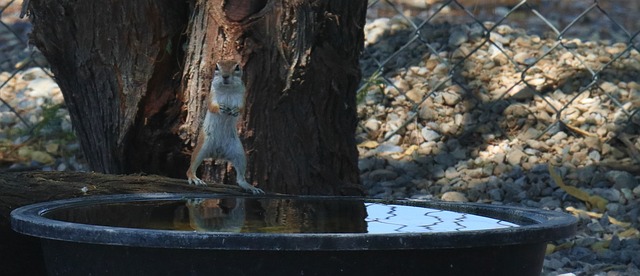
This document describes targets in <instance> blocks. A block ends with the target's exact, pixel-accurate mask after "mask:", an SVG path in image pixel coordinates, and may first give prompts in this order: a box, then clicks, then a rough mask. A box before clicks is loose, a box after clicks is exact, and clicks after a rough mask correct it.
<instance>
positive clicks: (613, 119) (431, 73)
mask: <svg viewBox="0 0 640 276" xmlns="http://www.w3.org/2000/svg"><path fill="white" fill-rule="evenodd" d="M618 2H619V3H618ZM21 4H22V1H19V0H10V1H8V0H5V1H0V12H1V14H2V20H1V23H0V68H1V69H2V75H0V126H1V127H2V128H1V129H2V130H3V131H2V132H0V138H1V139H4V140H7V139H8V140H11V141H10V142H3V144H2V147H3V152H5V153H4V154H3V156H2V157H3V162H2V163H12V162H17V161H24V160H25V158H20V157H19V156H14V155H11V154H8V153H7V152H17V150H16V149H17V146H16V144H21V142H24V141H26V140H29V139H31V138H32V137H31V136H29V135H26V136H25V135H18V136H19V137H23V138H19V137H18V138H16V137H15V136H12V134H13V132H12V131H10V130H8V129H21V130H23V131H22V132H21V133H22V134H24V133H28V134H33V132H34V130H40V129H41V128H42V127H43V124H42V122H43V121H47V124H48V123H50V121H49V120H47V117H46V115H47V112H46V111H47V110H48V109H47V108H43V107H42V106H43V105H44V106H49V107H51V106H56V107H60V106H61V104H62V103H63V101H62V99H61V95H59V92H55V91H54V92H48V93H46V94H47V95H46V96H49V97H50V96H52V94H53V96H54V97H57V98H55V99H54V100H48V99H46V98H44V97H41V99H39V100H36V101H35V105H34V104H30V103H28V104H25V103H23V101H22V100H16V99H20V97H18V96H17V95H19V94H20V93H27V94H29V95H32V94H37V93H34V89H39V88H41V86H36V87H27V86H28V84H29V83H30V82H31V83H32V82H33V80H34V79H35V80H38V79H45V78H48V79H51V74H50V72H49V70H48V69H47V67H46V66H47V64H46V61H45V60H44V59H43V58H42V56H41V55H40V54H39V53H38V51H37V49H35V48H34V47H33V46H30V45H29V43H28V35H27V34H28V32H29V31H30V24H29V23H28V21H27V20H22V19H20V18H19V14H20V11H21ZM637 6H639V4H636V3H635V2H633V1H632V3H629V1H617V2H616V1H606V2H604V1H585V0H583V1H580V0H576V1H543V0H535V1H532V0H529V1H526V0H523V1H512V0H494V1H475V0H464V1H463V0H458V1H456V0H452V1H438V0H375V1H369V9H368V24H367V25H366V27H365V32H366V48H365V52H364V53H363V57H362V70H363V76H364V80H363V82H362V86H361V87H360V89H359V92H358V99H359V102H360V104H361V106H364V107H366V108H360V110H359V116H360V119H361V124H360V129H359V133H358V138H359V139H360V140H361V141H376V142H378V143H381V144H382V143H387V142H393V143H392V144H395V145H402V150H403V151H402V153H404V154H407V153H411V152H414V151H418V150H420V149H422V150H423V153H433V152H435V151H437V149H435V148H434V149H428V147H427V146H425V144H427V145H428V144H430V143H431V144H433V143H438V142H443V141H444V140H445V139H444V138H442V136H443V135H444V136H447V137H456V138H457V140H458V141H463V142H464V141H469V143H472V144H473V143H475V144H479V143H480V141H483V142H486V143H489V144H496V145H497V144H500V143H502V142H500V141H499V140H498V138H501V137H502V138H505V137H506V138H508V139H509V141H513V139H519V140H521V141H530V140H534V141H543V140H542V139H543V137H545V136H553V135H555V134H557V133H558V132H560V131H564V132H566V133H569V134H574V135H575V136H576V137H577V138H584V139H592V140H594V139H595V140H598V143H602V142H605V143H607V142H612V141H613V142H614V143H618V142H620V143H621V147H618V148H621V151H622V152H623V153H618V152H615V153H616V154H618V155H624V154H628V156H629V157H631V158H633V159H635V161H640V155H639V154H638V150H637V146H638V145H637V142H638V139H636V138H637V134H638V133H637V129H638V128H637V125H638V124H639V123H640V118H638V117H639V116H640V115H638V110H639V108H638V106H639V105H640V101H639V100H638V99H639V98H638V97H639V96H640V94H639V92H638V91H639V90H640V85H639V84H638V83H637V82H636V81H637V77H638V70H640V63H639V60H640V55H639V53H638V52H639V50H638V47H639V46H640V45H639V42H638V38H637V36H638V33H639V31H640V28H639V25H640V23H638V22H637V20H635V19H634V18H633V13H631V12H629V10H633V9H636V10H638V7H637ZM52 87H53V86H51V85H50V86H48V88H47V89H50V90H51V89H54V90H55V87H53V88H52ZM54 111H59V110H58V109H55V110H54ZM53 113H54V114H56V112H53ZM57 113H59V114H58V115H60V114H61V115H62V116H63V117H65V118H64V119H63V120H62V121H63V122H62V123H61V122H60V120H58V121H56V123H57V124H61V125H62V127H61V128H62V129H64V130H65V131H69V132H70V124H69V122H68V115H66V114H64V112H63V111H60V112H57ZM16 141H17V142H16ZM544 141H548V140H544ZM7 143H8V144H11V145H8V144H7ZM529 143H532V142H529ZM19 147H22V146H19ZM368 147H373V146H372V145H368ZM384 151H385V149H384V148H383V149H379V150H377V151H368V152H365V153H363V155H364V156H365V157H366V156H367V154H368V155H371V154H378V153H381V152H383V153H384ZM612 151H615V150H612ZM50 152H51V150H50ZM556 153H558V152H556ZM559 153H562V150H561V151H560V152H559ZM468 155H469V156H470V157H473V156H474V155H476V156H477V155H481V153H471V152H469V154H468ZM10 156H14V157H10ZM617 157H620V156H617ZM26 159H28V158H26ZM528 159H531V160H530V161H531V162H529V163H535V162H536V160H535V159H536V158H535V156H533V157H532V156H530V157H529V158H528ZM565 159H566V158H565ZM585 159H588V158H586V157H585ZM592 159H594V160H593V161H594V162H596V161H599V160H596V159H599V158H592ZM557 161H558V163H562V161H563V159H562V158H559V159H558V160H557ZM564 161H566V160H564ZM569 161H571V159H570V160H569ZM576 162H577V161H576ZM574 165H578V164H574ZM63 167H65V166H63Z"/></svg>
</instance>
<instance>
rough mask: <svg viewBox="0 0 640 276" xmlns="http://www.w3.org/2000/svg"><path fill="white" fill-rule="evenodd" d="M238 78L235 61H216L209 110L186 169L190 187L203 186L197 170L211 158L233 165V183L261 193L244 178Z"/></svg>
mask: <svg viewBox="0 0 640 276" xmlns="http://www.w3.org/2000/svg"><path fill="white" fill-rule="evenodd" d="M241 77H242V71H241V70H240V67H239V66H238V63H236V62H235V61H230V60H225V61H220V62H218V64H217V68H216V71H215V74H214V76H213V81H212V82H211V92H210V93H209V95H208V96H207V107H208V108H207V109H208V110H207V113H206V115H205V117H204V123H203V125H202V129H201V130H200V134H199V135H198V142H197V144H196V148H195V149H194V150H193V154H192V155H191V164H190V165H189V170H187V178H188V179H189V184H193V185H206V183H205V182H204V181H202V180H201V179H200V178H198V177H197V176H196V171H197V169H198V167H199V166H200V164H201V163H202V160H204V158H207V157H212V158H214V159H224V160H227V161H229V162H231V164H233V167H234V168H235V170H236V182H237V183H238V185H240V187H242V188H243V189H245V190H247V191H250V192H252V193H253V194H262V193H264V192H263V191H262V190H261V189H259V188H256V187H254V186H253V185H251V184H249V183H247V181H246V180H245V178H244V173H245V170H246V167H247V158H246V156H245V153H244V148H243V147H242V143H241V142H240V138H239V137H238V130H237V128H236V127H237V123H238V115H240V114H241V113H242V111H243V109H244V94H245V88H244V84H243V83H242V80H241Z"/></svg>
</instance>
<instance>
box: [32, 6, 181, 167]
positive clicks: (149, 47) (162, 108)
mask: <svg viewBox="0 0 640 276" xmlns="http://www.w3.org/2000/svg"><path fill="white" fill-rule="evenodd" d="M187 16H188V7H187V5H186V3H184V2H180V1H125V0H115V1H75V0H62V1H53V0H33V1H30V17H31V21H32V23H33V32H32V36H31V38H32V40H33V41H34V43H35V44H36V46H37V47H38V49H40V51H42V53H43V54H44V56H45V57H46V58H47V59H48V60H49V63H50V64H51V70H52V71H53V73H54V74H55V78H56V82H57V83H58V85H59V86H60V89H61V90H62V94H63V96H64V98H65V103H66V105H67V108H68V109H69V113H70V115H71V120H72V122H73V126H74V129H75V131H76V134H77V136H78V139H79V140H80V144H81V146H82V150H83V152H84V154H85V157H86V160H87V161H88V163H89V165H90V167H91V168H92V169H93V170H96V171H100V172H104V173H128V172H138V171H144V172H150V173H161V172H163V173H165V174H167V175H172V176H178V175H179V174H178V173H176V171H177V170H179V169H181V168H184V170H186V166H187V164H185V163H187V162H188V161H186V160H188V159H186V158H185V156H184V154H183V153H181V150H182V148H181V144H180V139H179V138H178V136H177V135H176V134H175V133H172V132H171V130H172V129H174V128H177V126H178V125H179V124H180V123H181V121H180V119H181V118H180V117H179V115H180V102H179V101H177V100H176V95H177V92H178V91H179V90H178V89H179V84H180V72H181V67H182V63H183V57H182V56H183V53H182V50H181V41H180V39H181V36H182V32H183V31H184V29H185V26H186V23H187Z"/></svg>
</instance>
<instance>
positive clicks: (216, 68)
mask: <svg viewBox="0 0 640 276" xmlns="http://www.w3.org/2000/svg"><path fill="white" fill-rule="evenodd" d="M215 70H216V71H218V70H220V68H218V64H217V63H216V69H215Z"/></svg>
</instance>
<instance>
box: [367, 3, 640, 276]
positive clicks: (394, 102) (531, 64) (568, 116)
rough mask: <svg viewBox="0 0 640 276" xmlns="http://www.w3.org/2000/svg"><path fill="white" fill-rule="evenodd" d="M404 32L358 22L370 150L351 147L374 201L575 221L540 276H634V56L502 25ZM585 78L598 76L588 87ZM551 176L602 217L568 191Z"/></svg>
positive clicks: (597, 43) (403, 25) (395, 25)
mask: <svg viewBox="0 0 640 276" xmlns="http://www.w3.org/2000/svg"><path fill="white" fill-rule="evenodd" d="M404 2H405V3H406V2H410V1H404ZM418 16H420V14H418ZM422 18H424V17H422ZM420 23H421V20H419V19H416V20H415V22H414V24H416V25H419V24H420ZM483 24H485V27H486V28H491V27H493V26H494V23H492V22H484V23H483ZM411 26H412V24H409V23H408V22H407V21H406V20H405V18H403V17H402V16H391V17H389V18H373V17H372V18H371V19H370V20H369V22H368V24H367V25H366V26H365V33H366V50H365V54H364V56H363V58H362V61H361V65H362V69H363V72H364V73H365V78H367V77H369V79H365V82H364V84H363V86H362V89H361V90H360V93H361V95H362V98H363V99H365V100H363V101H361V102H360V103H359V106H358V115H359V118H360V120H361V122H364V123H361V124H360V125H359V128H358V132H357V134H356V136H357V139H358V141H359V142H360V143H361V145H368V146H367V147H365V146H360V147H359V150H360V155H361V161H360V163H361V164H363V163H366V164H367V166H361V167H360V169H361V170H362V181H363V183H364V184H365V187H366V188H367V189H368V190H369V193H370V196H373V197H377V198H401V197H408V198H416V199H431V200H433V199H440V200H447V201H460V202H467V201H469V202H480V203H487V204H502V205H515V206H524V207H532V208H542V209H548V210H556V211H559V212H568V213H571V214H574V215H575V216H577V217H578V218H579V219H580V220H579V230H578V234H577V235H576V236H575V237H574V238H570V239H566V240H561V241H554V242H552V243H551V244H550V246H549V248H548V254H547V256H546V258H545V262H544V268H543V272H542V273H543V274H544V275H640V269H639V267H640V263H638V260H639V259H640V257H638V256H640V255H639V254H637V252H639V251H638V249H639V248H638V244H639V242H638V238H639V237H640V233H639V231H638V227H639V224H640V220H639V218H638V215H639V213H640V205H639V204H638V203H639V202H640V197H639V196H638V192H640V188H638V187H639V185H638V176H637V175H638V172H639V171H640V167H639V166H638V161H637V160H638V157H639V156H638V155H637V150H638V147H639V146H640V144H639V143H640V139H638V136H639V134H640V133H639V132H638V123H640V121H639V120H637V118H635V116H630V114H632V113H633V112H634V110H635V108H637V107H639V106H640V105H638V104H637V99H638V97H640V92H638V91H640V84H638V83H637V81H638V79H639V78H638V76H639V75H640V72H639V69H640V53H638V51H637V50H635V49H631V50H629V51H626V52H625V51H624V50H625V49H626V47H627V45H626V44H624V43H619V42H615V41H610V40H580V39H573V38H570V37H567V38H565V39H564V40H563V41H562V43H563V45H566V46H567V48H563V47H556V48H554V45H555V44H556V40H555V37H553V36H544V35H536V34H530V33H527V32H526V31H525V30H523V29H519V28H517V27H513V26H509V25H501V26H497V27H496V29H495V30H496V31H495V32H494V33H492V34H491V35H490V37H491V40H492V41H493V42H494V43H493V44H491V43H484V37H483V36H482V28H480V25H478V24H477V23H474V24H457V25H450V24H446V23H443V24H427V25H425V27H424V28H423V29H422V30H421V32H420V33H419V34H418V39H416V40H413V42H410V41H411V38H413V37H414V33H413V32H412V31H411V30H412V29H411V28H412V27H411ZM585 32H586V29H585ZM427 43H428V45H427ZM403 47H404V48H403ZM398 49H405V50H402V51H400V52H397V53H396V51H397V50H398ZM617 56H620V58H618V59H616V57H617ZM389 57H392V58H391V59H389V61H388V63H386V64H384V66H383V67H382V68H380V67H379V64H380V62H382V61H384V60H386V59H387V58H389ZM610 62H611V64H609V63H610ZM589 70H593V71H594V72H600V71H602V72H601V74H600V75H599V77H600V78H599V79H597V83H596V84H597V85H596V86H592V87H589V88H587V89H585V87H588V85H589V84H590V82H591V80H592V78H591V75H590V73H589ZM618 103H620V104H618ZM559 112H560V114H559V115H558V113H559ZM398 120H400V121H398ZM398 136H399V137H398ZM389 137H394V139H393V150H388V149H387V148H385V147H387V146H386V145H387V143H388V141H390V140H391V139H389ZM373 142H375V143H373ZM375 144H377V145H379V146H378V147H371V145H375ZM380 148H385V149H384V150H380ZM397 163H403V164H412V166H404V167H405V168H404V169H399V168H398V166H395V165H392V164H397ZM407 168H410V169H407ZM550 168H552V169H555V170H556V171H557V172H558V173H559V175H560V177H561V178H562V180H563V182H564V184H566V185H569V186H574V187H578V188H580V190H582V191H583V192H586V193H587V194H588V195H594V196H600V197H602V198H604V199H606V200H607V201H608V202H607V204H606V207H605V208H603V209H597V208H595V207H591V206H589V205H588V204H587V202H585V201H583V200H580V199H578V198H575V197H574V196H572V195H570V194H569V193H567V192H566V191H565V190H563V189H562V188H560V187H559V185H557V184H556V183H555V182H554V181H553V180H552V178H551V176H550V174H549V169H550ZM381 170H383V171H384V175H385V176H387V177H386V178H385V179H384V180H379V179H378V178H379V177H378V176H379V175H380V174H381V173H382V172H381ZM411 170H415V171H414V172H412V171H411ZM390 171H393V172H395V173H396V174H395V175H397V178H396V179H392V177H391V176H393V175H394V174H393V173H392V172H390ZM406 175H410V176H411V179H410V180H409V181H407V179H406V178H403V176H406ZM372 176H374V177H372ZM390 183H393V185H392V184H390Z"/></svg>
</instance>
